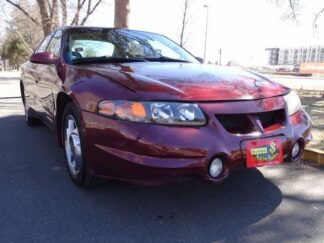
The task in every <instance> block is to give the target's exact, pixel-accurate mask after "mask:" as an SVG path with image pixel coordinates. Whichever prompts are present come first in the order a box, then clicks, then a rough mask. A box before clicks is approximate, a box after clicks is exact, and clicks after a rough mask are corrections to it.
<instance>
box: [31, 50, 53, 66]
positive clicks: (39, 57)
mask: <svg viewBox="0 0 324 243" xmlns="http://www.w3.org/2000/svg"><path fill="white" fill-rule="evenodd" d="M55 60H56V59H55V58H54V55H53V53H51V52H39V53H34V54H33V55H32V56H31V58H30V62H32V63H40V64H54V63H55Z"/></svg>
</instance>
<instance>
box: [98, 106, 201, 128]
mask: <svg viewBox="0 0 324 243" xmlns="http://www.w3.org/2000/svg"><path fill="white" fill-rule="evenodd" d="M98 113H99V114H101V115H105V116H109V117H112V118H117V119H121V120H126V121H131V122H143V123H155V124H164V125H180V126H181V125H183V126H201V125H204V124H205V123H206V119H205V116H204V114H203V112H202V111H201V109H200V108H199V107H198V105H197V104H191V103H176V102H138V101H121V100H109V101H102V102H100V103H99V104H98Z"/></svg>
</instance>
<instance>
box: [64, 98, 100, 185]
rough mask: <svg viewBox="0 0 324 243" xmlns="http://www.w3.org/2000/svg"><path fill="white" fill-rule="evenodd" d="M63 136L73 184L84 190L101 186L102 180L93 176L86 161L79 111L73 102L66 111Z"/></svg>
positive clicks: (67, 163)
mask: <svg viewBox="0 0 324 243" xmlns="http://www.w3.org/2000/svg"><path fill="white" fill-rule="evenodd" d="M62 135H63V139H64V141H63V142H64V152H65V159H66V165H67V168H68V171H69V174H70V176H71V178H72V180H73V182H74V183H75V184H76V185H78V186H80V187H84V188H87V187H90V186H94V185H97V184H99V183H100V182H101V180H100V179H99V178H97V177H96V176H94V175H92V174H91V172H90V169H89V165H88V164H87V161H86V157H85V150H84V140H83V134H82V129H81V123H80V116H79V111H78V109H77V107H76V106H75V105H74V104H73V103H72V102H71V103H68V104H67V105H66V107H65V109H64V113H63V120H62Z"/></svg>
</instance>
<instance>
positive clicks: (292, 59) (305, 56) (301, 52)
mask: <svg viewBox="0 0 324 243" xmlns="http://www.w3.org/2000/svg"><path fill="white" fill-rule="evenodd" d="M305 62H308V63H309V62H324V46H301V47H298V48H280V49H279V57H278V65H286V64H300V63H305Z"/></svg>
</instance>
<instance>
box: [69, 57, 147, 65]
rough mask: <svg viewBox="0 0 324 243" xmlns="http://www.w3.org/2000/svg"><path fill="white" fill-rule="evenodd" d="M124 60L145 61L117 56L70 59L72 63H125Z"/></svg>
mask: <svg viewBox="0 0 324 243" xmlns="http://www.w3.org/2000/svg"><path fill="white" fill-rule="evenodd" d="M125 62H147V60H145V59H143V58H119V57H85V58H77V59H74V60H72V63H73V64H88V63H125Z"/></svg>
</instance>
